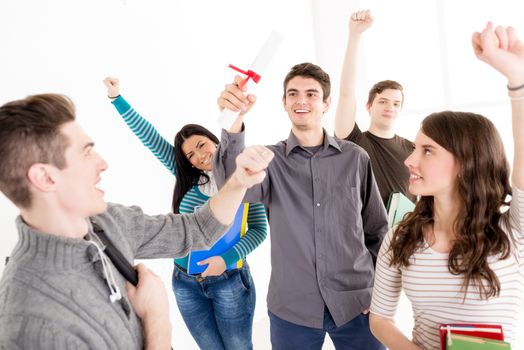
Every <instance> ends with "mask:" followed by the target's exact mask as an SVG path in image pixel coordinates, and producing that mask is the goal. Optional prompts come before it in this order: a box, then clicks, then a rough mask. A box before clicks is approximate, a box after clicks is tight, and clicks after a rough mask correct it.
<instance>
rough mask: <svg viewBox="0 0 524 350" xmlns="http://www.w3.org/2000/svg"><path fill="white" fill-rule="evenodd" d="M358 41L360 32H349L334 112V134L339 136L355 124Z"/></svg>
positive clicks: (349, 131)
mask: <svg viewBox="0 0 524 350" xmlns="http://www.w3.org/2000/svg"><path fill="white" fill-rule="evenodd" d="M359 42H360V34H351V33H350V35H349V37H348V43H347V47H346V53H345V56H344V62H343V64H342V74H341V77H340V96H339V100H338V105H337V111H336V114H335V136H337V137H340V138H345V137H347V136H348V135H349V134H350V133H351V130H353V127H354V125H355V119H356V112H357V102H356V93H355V87H356V79H357V60H358V45H359Z"/></svg>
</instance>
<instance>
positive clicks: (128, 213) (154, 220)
mask: <svg viewBox="0 0 524 350" xmlns="http://www.w3.org/2000/svg"><path fill="white" fill-rule="evenodd" d="M93 219H94V220H95V221H96V222H97V223H98V224H99V226H100V227H102V229H103V230H104V231H105V232H106V234H107V235H108V237H109V238H110V239H111V241H112V242H113V243H114V244H115V245H116V246H117V248H118V249H119V250H120V251H121V252H122V254H123V255H124V256H125V257H126V258H127V259H128V260H129V262H130V263H133V260H134V259H135V258H173V257H181V256H185V255H187V254H188V252H189V251H190V250H192V249H204V248H208V247H209V246H211V245H212V244H213V243H214V241H216V240H217V239H218V238H219V237H220V235H221V234H222V233H223V232H224V231H225V229H226V226H224V225H222V224H220V223H219V222H218V221H217V220H216V219H215V217H214V216H213V214H212V213H211V210H210V208H209V205H205V206H204V207H203V208H202V209H201V210H200V211H198V212H196V213H195V214H194V215H193V214H188V215H183V216H180V215H174V214H168V215H158V216H148V215H145V214H144V213H143V212H142V210H141V209H140V208H138V207H124V206H121V205H116V204H109V205H108V209H107V211H106V212H105V213H104V214H101V215H98V216H96V217H94V218H93ZM16 225H17V228H18V231H19V241H18V243H17V245H16V246H15V248H14V250H13V252H12V254H11V256H10V260H9V263H8V264H7V266H6V268H5V270H4V274H3V276H2V279H1V280H0V349H142V348H143V344H144V341H143V332H142V325H141V323H140V320H139V319H138V317H137V316H136V314H135V313H134V311H133V310H132V309H131V307H130V305H129V303H128V299H127V294H126V288H125V280H124V278H123V277H122V276H121V275H120V274H119V273H118V272H117V270H116V269H115V268H114V266H113V265H112V264H111V268H112V269H113V273H114V274H115V275H116V281H117V285H118V286H119V288H120V291H121V293H122V295H123V298H122V299H121V300H120V301H116V302H114V303H111V302H110V300H109V288H108V286H107V284H106V282H105V280H104V274H103V273H102V267H101V261H100V256H99V253H98V251H97V249H96V247H95V246H94V245H92V244H90V243H88V241H87V240H84V239H73V238H66V237H60V236H56V235H49V234H45V233H42V232H36V231H34V230H32V229H31V228H30V227H28V226H27V225H26V224H25V223H24V222H23V220H22V219H21V218H20V217H19V218H18V219H17V220H16ZM93 235H94V233H93V232H92V228H91V225H90V230H89V233H88V238H91V239H93V240H96V239H95V238H94V237H93Z"/></svg>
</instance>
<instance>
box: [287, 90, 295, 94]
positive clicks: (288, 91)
mask: <svg viewBox="0 0 524 350" xmlns="http://www.w3.org/2000/svg"><path fill="white" fill-rule="evenodd" d="M290 92H298V90H297V89H288V90H287V91H286V94H287V93H290Z"/></svg>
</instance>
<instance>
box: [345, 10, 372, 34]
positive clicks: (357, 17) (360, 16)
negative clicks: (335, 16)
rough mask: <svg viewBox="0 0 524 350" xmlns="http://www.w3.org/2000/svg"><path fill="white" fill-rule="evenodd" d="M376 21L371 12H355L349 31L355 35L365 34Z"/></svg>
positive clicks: (352, 15)
mask: <svg viewBox="0 0 524 350" xmlns="http://www.w3.org/2000/svg"><path fill="white" fill-rule="evenodd" d="M374 19H375V18H374V17H373V16H371V11H370V10H362V11H356V12H353V14H351V19H350V21H349V31H350V32H351V33H354V34H361V33H364V32H365V31H366V30H368V28H369V27H371V26H372V25H373V20H374Z"/></svg>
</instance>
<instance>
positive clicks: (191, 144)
mask: <svg viewBox="0 0 524 350" xmlns="http://www.w3.org/2000/svg"><path fill="white" fill-rule="evenodd" d="M216 149H217V145H216V144H215V143H214V142H213V141H212V140H211V139H210V138H208V137H206V136H203V135H192V136H190V137H188V138H187V139H186V140H185V141H184V143H182V152H183V153H184V155H185V156H186V158H187V160H188V161H189V162H190V163H191V165H192V166H194V167H195V168H197V169H199V170H205V171H211V170H212V169H213V165H212V163H211V160H212V159H213V154H215V151H216Z"/></svg>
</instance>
